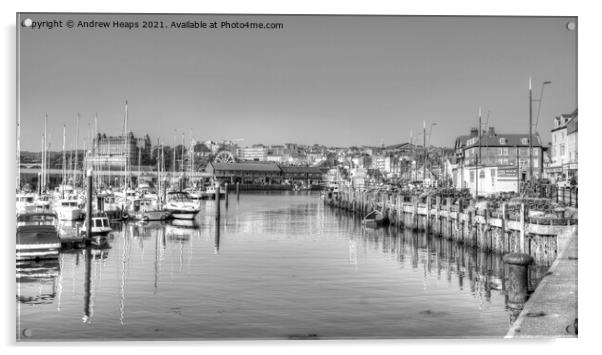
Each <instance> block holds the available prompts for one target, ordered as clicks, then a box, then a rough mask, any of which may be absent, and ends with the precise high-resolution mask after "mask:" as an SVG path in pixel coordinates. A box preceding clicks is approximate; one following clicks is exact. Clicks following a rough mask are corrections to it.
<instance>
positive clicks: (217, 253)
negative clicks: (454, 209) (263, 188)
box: [17, 192, 513, 340]
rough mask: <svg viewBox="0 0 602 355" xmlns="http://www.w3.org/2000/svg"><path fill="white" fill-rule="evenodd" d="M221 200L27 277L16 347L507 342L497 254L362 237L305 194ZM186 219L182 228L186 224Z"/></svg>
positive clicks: (22, 283) (347, 218) (352, 223)
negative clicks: (38, 342) (236, 341)
mask: <svg viewBox="0 0 602 355" xmlns="http://www.w3.org/2000/svg"><path fill="white" fill-rule="evenodd" d="M214 204H215V202H214V201H207V202H204V205H203V210H202V211H201V213H199V215H198V216H197V219H196V221H195V223H194V225H193V224H191V223H189V224H188V225H186V224H184V225H174V224H173V223H172V224H158V223H157V224H148V225H145V226H143V225H137V224H135V223H128V224H117V225H113V228H114V232H113V233H112V234H111V236H110V248H108V249H104V250H91V251H90V250H88V251H86V250H73V251H65V252H63V253H62V254H61V255H60V258H59V260H58V261H56V262H46V263H38V264H31V265H27V266H24V267H20V268H19V269H18V273H20V274H21V275H27V277H21V278H18V279H17V338H18V339H19V340H30V339H50V340H61V339H96V340H102V339H147V340H151V339H199V338H383V337H384V338H390V337H394V338H404V337H458V336H463V337H466V336H471V337H474V336H494V337H502V336H504V335H505V333H506V331H507V330H508V328H509V325H510V322H511V319H512V317H513V316H512V312H510V311H509V310H507V309H506V306H505V295H504V292H503V291H502V289H503V279H504V267H503V264H502V261H501V258H500V257H499V256H496V255H492V254H486V253H481V252H478V251H476V250H473V249H468V248H464V247H462V246H460V245H457V244H454V243H452V242H448V241H445V240H442V239H440V238H435V237H427V236H425V235H424V234H416V233H413V232H410V231H402V230H397V229H395V228H381V229H378V230H366V229H364V228H362V226H361V223H360V220H359V219H358V218H357V217H353V216H352V215H350V214H347V213H344V212H341V211H339V210H336V209H331V208H329V207H327V206H324V205H323V201H322V200H321V199H320V196H319V194H315V193H307V192H299V193H295V192H278V193H246V194H242V195H241V197H240V201H238V202H237V201H236V197H235V196H234V195H231V196H230V201H229V206H228V208H227V209H226V208H225V206H224V201H222V222H221V225H220V226H219V228H216V223H215V214H214V209H215V207H214ZM179 224H182V223H179Z"/></svg>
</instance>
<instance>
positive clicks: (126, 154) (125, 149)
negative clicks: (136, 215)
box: [124, 100, 130, 202]
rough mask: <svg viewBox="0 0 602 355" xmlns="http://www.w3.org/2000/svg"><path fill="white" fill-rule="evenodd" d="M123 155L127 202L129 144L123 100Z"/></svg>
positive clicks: (126, 113) (126, 106)
mask: <svg viewBox="0 0 602 355" xmlns="http://www.w3.org/2000/svg"><path fill="white" fill-rule="evenodd" d="M124 138H125V139H124V153H125V189H126V202H127V188H128V186H129V176H128V173H129V172H128V168H129V167H128V163H129V158H130V157H129V155H130V154H129V153H130V150H129V149H128V148H129V147H128V145H129V144H128V143H129V134H128V101H127V100H125V121H124Z"/></svg>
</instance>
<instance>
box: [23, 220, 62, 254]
mask: <svg viewBox="0 0 602 355" xmlns="http://www.w3.org/2000/svg"><path fill="white" fill-rule="evenodd" d="M57 225H58V219H57V216H56V214H54V213H24V214H20V215H19V216H18V217H17V243H16V251H17V260H39V259H48V258H57V257H58V255H59V249H60V248H61V240H60V238H59V234H58V230H57Z"/></svg>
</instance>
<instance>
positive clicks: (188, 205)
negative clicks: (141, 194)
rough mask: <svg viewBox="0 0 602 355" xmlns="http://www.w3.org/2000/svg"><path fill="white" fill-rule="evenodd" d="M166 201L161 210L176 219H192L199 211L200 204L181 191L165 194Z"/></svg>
mask: <svg viewBox="0 0 602 355" xmlns="http://www.w3.org/2000/svg"><path fill="white" fill-rule="evenodd" d="M166 199H167V201H166V203H165V206H164V207H163V209H164V210H166V211H168V212H170V213H171V214H172V216H173V218H176V219H194V217H195V216H196V214H197V213H199V211H200V210H201V206H200V204H199V203H198V202H195V201H193V200H192V199H191V198H190V197H189V196H188V194H187V193H185V192H182V191H170V192H168V193H167V196H166Z"/></svg>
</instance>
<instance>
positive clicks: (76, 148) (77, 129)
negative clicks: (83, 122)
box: [73, 113, 79, 187]
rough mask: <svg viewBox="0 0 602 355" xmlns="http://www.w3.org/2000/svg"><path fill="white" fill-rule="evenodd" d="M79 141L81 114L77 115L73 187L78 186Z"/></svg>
mask: <svg viewBox="0 0 602 355" xmlns="http://www.w3.org/2000/svg"><path fill="white" fill-rule="evenodd" d="M78 141H79V113H78V114H77V119H76V120H75V161H74V162H73V166H74V167H75V169H73V187H76V186H77V161H78V159H77V155H78V148H79V145H78V143H79V142H78Z"/></svg>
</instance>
